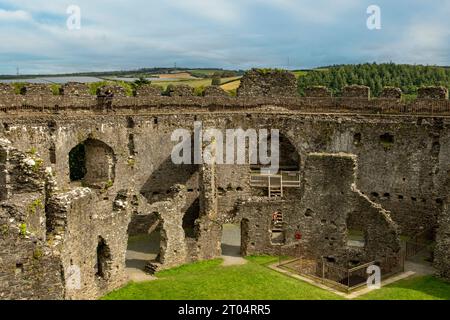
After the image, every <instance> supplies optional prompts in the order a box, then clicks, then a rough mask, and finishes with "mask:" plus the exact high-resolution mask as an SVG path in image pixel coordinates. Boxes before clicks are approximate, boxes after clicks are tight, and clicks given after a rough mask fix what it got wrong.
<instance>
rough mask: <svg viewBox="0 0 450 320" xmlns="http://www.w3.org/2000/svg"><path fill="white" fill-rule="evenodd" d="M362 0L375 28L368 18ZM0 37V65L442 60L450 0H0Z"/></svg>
mask: <svg viewBox="0 0 450 320" xmlns="http://www.w3.org/2000/svg"><path fill="white" fill-rule="evenodd" d="M70 5H78V6H79V7H80V9H81V29H80V30H69V29H68V28H67V26H66V20H67V18H68V17H69V15H68V14H67V13H66V11H67V8H68V7H69V6H70ZM369 5H378V6H379V7H380V8H381V22H382V28H381V30H369V29H368V28H367V27H366V20H367V17H368V14H367V13H366V10H367V7H368V6H369ZM0 43H1V45H0V74H15V73H16V67H17V66H18V67H19V68H20V70H21V73H60V72H76V71H99V70H117V69H119V70H120V69H135V68H140V67H153V66H163V67H164V66H166V67H171V66H173V65H174V63H175V62H176V63H177V65H178V66H190V67H223V68H242V69H246V68H250V67H263V66H264V67H279V68H283V67H284V68H286V67H290V68H310V67H315V66H322V65H330V64H340V63H360V62H372V61H376V62H389V61H393V62H397V63H412V64H414V63H415V64H437V65H450V0H396V1H392V0H391V1H388V0H370V1H366V0H334V1H331V0H158V1H156V0H68V1H66V0H0Z"/></svg>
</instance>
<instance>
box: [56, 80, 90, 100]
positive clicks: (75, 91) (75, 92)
mask: <svg viewBox="0 0 450 320" xmlns="http://www.w3.org/2000/svg"><path fill="white" fill-rule="evenodd" d="M61 94H62V95H64V96H69V97H89V96H91V94H90V92H89V86H88V85H87V84H86V83H79V82H68V83H66V84H64V85H63V86H62V87H61Z"/></svg>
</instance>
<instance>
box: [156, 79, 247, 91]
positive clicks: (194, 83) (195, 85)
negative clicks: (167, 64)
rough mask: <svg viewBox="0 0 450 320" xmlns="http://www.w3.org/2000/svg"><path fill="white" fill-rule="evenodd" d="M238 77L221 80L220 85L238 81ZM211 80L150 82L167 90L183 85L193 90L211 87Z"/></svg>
mask: <svg viewBox="0 0 450 320" xmlns="http://www.w3.org/2000/svg"><path fill="white" fill-rule="evenodd" d="M239 78H240V77H232V78H222V79H221V80H222V83H226V82H230V81H233V80H238V79H239ZM211 81H212V80H211V79H188V80H175V81H157V80H156V81H152V84H154V85H158V86H161V87H163V88H164V89H166V88H167V86H168V85H170V84H173V85H180V84H185V85H188V86H191V87H193V88H198V87H206V86H210V85H211Z"/></svg>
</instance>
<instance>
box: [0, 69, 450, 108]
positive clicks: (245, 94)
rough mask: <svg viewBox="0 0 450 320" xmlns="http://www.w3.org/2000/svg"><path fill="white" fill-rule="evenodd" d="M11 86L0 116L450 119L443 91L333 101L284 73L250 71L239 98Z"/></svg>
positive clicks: (351, 93) (392, 91)
mask: <svg viewBox="0 0 450 320" xmlns="http://www.w3.org/2000/svg"><path fill="white" fill-rule="evenodd" d="M18 91H19V90H17V88H14V87H13V86H12V85H8V84H0V111H2V112H5V113H16V112H45V113H60V112H65V111H67V112H74V111H90V112H98V111H101V112H103V111H108V110H117V111H120V110H123V111H133V110H134V111H146V110H147V111H152V112H153V111H158V110H161V111H165V110H172V109H176V110H180V109H187V110H189V111H191V110H193V109H194V110H198V111H205V110H207V111H218V110H223V111H227V110H229V111H244V112H248V111H252V110H258V109H260V108H264V107H271V108H280V109H284V110H288V111H292V112H333V113H340V112H342V113H348V112H355V113H374V114H391V113H393V114H403V113H406V114H443V115H445V114H448V113H450V101H449V100H448V89H447V88H445V87H439V86H438V87H423V88H420V89H419V90H418V96H417V99H414V100H407V101H405V100H403V99H402V91H401V89H399V88H395V87H386V88H384V90H383V91H382V93H381V95H380V97H372V96H371V92H370V88H369V87H367V86H361V85H351V86H346V87H344V88H343V89H342V95H341V96H333V94H332V92H331V90H329V89H328V88H326V87H323V86H314V87H310V88H307V89H306V90H305V92H304V96H300V95H299V93H298V90H297V80H296V79H295V77H294V75H293V74H291V73H289V72H286V71H281V70H271V71H264V70H256V69H254V70H251V71H249V72H247V73H246V74H245V75H244V76H243V78H242V79H241V85H240V87H239V88H238V90H237V96H231V95H229V94H228V93H227V92H225V91H224V90H222V89H221V88H220V87H218V86H209V87H206V88H205V90H204V92H203V96H196V95H194V90H193V88H192V87H189V86H187V85H183V84H181V85H175V86H174V85H170V86H169V87H168V90H166V91H165V92H163V91H162V88H161V87H158V86H155V85H151V84H150V85H142V86H139V87H137V88H136V90H135V91H134V92H133V95H132V96H129V95H127V92H126V90H125V89H124V88H123V87H121V86H118V85H106V86H103V87H100V88H98V89H97V94H96V95H93V94H91V92H90V90H89V85H88V84H85V83H75V82H69V83H67V84H64V85H63V86H61V88H60V90H59V92H57V93H58V94H57V95H56V94H55V92H54V90H52V87H51V86H50V85H46V84H26V85H25V86H24V87H22V88H21V90H20V92H18Z"/></svg>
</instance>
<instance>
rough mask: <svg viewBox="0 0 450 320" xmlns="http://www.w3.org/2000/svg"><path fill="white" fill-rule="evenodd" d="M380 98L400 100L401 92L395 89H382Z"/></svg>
mask: <svg viewBox="0 0 450 320" xmlns="http://www.w3.org/2000/svg"><path fill="white" fill-rule="evenodd" d="M380 98H384V99H401V98H402V90H401V89H400V88H395V87H384V88H383V91H382V92H381V95H380Z"/></svg>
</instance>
